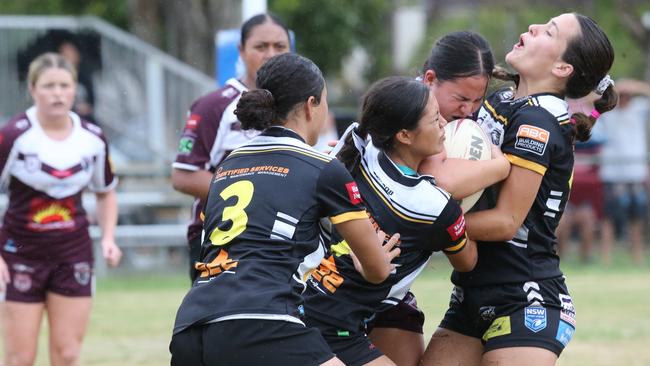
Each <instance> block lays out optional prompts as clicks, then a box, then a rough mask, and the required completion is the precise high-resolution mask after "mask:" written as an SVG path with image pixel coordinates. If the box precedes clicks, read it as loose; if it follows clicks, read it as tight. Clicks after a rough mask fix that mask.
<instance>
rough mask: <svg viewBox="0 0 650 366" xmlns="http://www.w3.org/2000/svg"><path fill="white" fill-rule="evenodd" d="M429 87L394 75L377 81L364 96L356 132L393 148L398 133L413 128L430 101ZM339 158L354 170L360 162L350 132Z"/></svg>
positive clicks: (388, 147) (382, 147) (385, 146)
mask: <svg viewBox="0 0 650 366" xmlns="http://www.w3.org/2000/svg"><path fill="white" fill-rule="evenodd" d="M429 93H430V89H429V87H427V86H426V85H425V84H424V83H421V82H419V81H417V80H415V79H413V78H407V77H401V76H391V77H387V78H384V79H381V80H379V81H377V82H375V83H374V84H373V85H372V86H371V87H370V89H368V91H367V92H366V94H365V95H364V97H363V106H362V110H361V117H360V118H359V129H358V131H357V134H358V135H359V136H361V137H362V138H364V139H365V138H366V137H367V136H368V135H370V136H371V137H372V143H373V144H374V145H375V146H376V147H378V148H380V149H382V150H384V151H390V150H392V149H393V143H394V140H395V134H396V133H397V132H399V131H400V130H403V129H405V130H413V129H415V128H417V125H418V122H419V121H420V118H422V115H423V114H424V111H425V109H426V106H427V103H428V102H429ZM338 158H339V160H340V161H341V162H343V164H345V166H346V167H347V169H348V170H349V171H350V172H352V171H354V170H355V169H356V168H357V166H358V164H359V158H360V157H359V152H358V150H357V149H356V148H355V147H354V143H353V141H352V134H350V135H348V136H347V137H346V140H345V145H344V147H343V148H342V149H341V151H340V152H339V154H338Z"/></svg>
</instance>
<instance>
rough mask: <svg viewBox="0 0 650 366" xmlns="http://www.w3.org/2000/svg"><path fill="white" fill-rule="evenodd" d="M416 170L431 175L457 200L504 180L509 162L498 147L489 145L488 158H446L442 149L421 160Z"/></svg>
mask: <svg viewBox="0 0 650 366" xmlns="http://www.w3.org/2000/svg"><path fill="white" fill-rule="evenodd" d="M418 171H419V172H420V174H428V175H432V176H434V177H435V178H436V184H437V185H438V186H440V187H442V188H443V189H444V190H446V191H447V192H449V193H450V194H451V196H452V197H454V198H455V199H457V200H460V199H463V198H465V197H468V196H470V195H472V194H474V193H476V192H478V191H480V190H482V189H485V188H486V187H489V186H491V185H493V184H495V183H497V182H500V181H502V180H503V179H505V178H506V177H507V176H508V173H509V172H510V163H509V162H508V159H506V158H505V157H504V156H503V153H501V150H499V148H498V147H497V146H495V145H492V159H490V160H480V161H478V160H465V159H455V158H447V155H446V153H445V152H444V151H443V152H442V153H440V154H436V155H432V156H430V157H428V158H426V159H424V161H422V164H420V167H419V168H418Z"/></svg>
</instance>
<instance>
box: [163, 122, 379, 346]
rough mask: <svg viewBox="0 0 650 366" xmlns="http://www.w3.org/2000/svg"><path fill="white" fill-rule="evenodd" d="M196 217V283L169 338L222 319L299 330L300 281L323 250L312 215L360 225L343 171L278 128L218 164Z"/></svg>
mask: <svg viewBox="0 0 650 366" xmlns="http://www.w3.org/2000/svg"><path fill="white" fill-rule="evenodd" d="M204 212H205V224H204V235H205V238H204V241H203V248H202V253H201V258H202V262H200V263H198V264H197V265H196V268H197V270H198V271H199V277H198V278H197V279H196V281H195V282H194V285H193V287H192V288H191V289H190V291H189V293H188V294H187V295H186V297H185V299H184V300H183V303H182V304H181V306H180V308H179V310H178V313H177V316H176V323H175V326H174V333H178V332H180V331H182V330H183V329H185V328H187V327H189V326H192V325H194V324H202V323H206V322H216V321H223V320H230V319H267V320H283V321H288V322H296V323H301V324H302V321H301V320H300V319H299V317H300V315H301V314H302V307H301V306H300V305H301V302H302V297H301V293H302V292H303V291H304V288H305V280H306V277H307V276H308V275H309V273H310V271H311V270H312V269H313V268H314V267H316V266H317V265H318V263H320V260H321V259H322V258H323V255H324V253H325V243H324V241H323V239H322V237H321V234H320V232H321V229H320V219H321V218H323V217H329V218H330V220H331V221H332V222H333V223H342V222H346V221H349V220H355V219H367V214H366V211H365V208H364V206H363V204H362V201H361V198H360V196H359V192H358V190H357V186H356V184H355V183H354V181H353V179H352V177H351V176H350V174H349V173H348V171H347V170H346V169H345V167H344V166H343V165H342V164H341V163H340V162H339V161H338V160H336V159H333V158H332V157H330V156H328V155H325V154H322V153H319V152H317V151H316V150H314V149H313V148H311V146H309V145H307V144H305V143H304V142H303V140H302V139H301V138H300V136H299V135H297V134H296V133H295V132H293V131H291V130H289V129H286V128H282V127H271V128H269V129H267V130H266V131H265V132H264V133H262V134H261V135H260V136H258V137H256V138H254V139H253V140H251V141H250V142H248V143H246V144H244V145H243V146H241V147H239V148H237V149H235V150H234V151H233V152H232V153H231V154H230V155H229V156H228V157H227V158H226V159H225V160H224V161H223V162H222V164H220V165H219V167H218V168H217V171H216V172H215V175H214V178H213V181H212V184H211V186H210V192H209V194H208V199H207V202H206V206H205V209H204Z"/></svg>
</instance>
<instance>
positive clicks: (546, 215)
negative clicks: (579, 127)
mask: <svg viewBox="0 0 650 366" xmlns="http://www.w3.org/2000/svg"><path fill="white" fill-rule="evenodd" d="M477 121H478V122H479V124H481V127H482V128H483V130H484V131H485V132H486V133H487V134H488V135H489V136H491V137H492V138H493V142H494V143H500V145H501V150H502V151H503V153H504V154H505V156H506V158H507V159H508V160H509V161H510V163H511V164H513V165H516V166H519V167H522V168H525V169H529V170H532V171H534V172H536V173H539V174H541V175H543V178H542V182H541V185H540V188H539V190H538V192H537V196H536V197H535V201H534V202H533V205H532V207H531V209H530V211H529V212H528V214H527V216H526V218H525V220H524V223H523V225H522V226H521V227H520V228H519V229H518V230H517V233H516V234H515V237H514V238H512V239H511V240H509V241H507V242H479V243H478V253H479V255H478V263H477V265H476V267H475V268H474V270H473V271H471V272H467V273H458V272H454V274H453V275H452V281H453V282H454V283H455V284H457V285H460V286H476V285H489V284H500V283H513V282H526V281H531V280H542V279H546V278H553V277H558V276H561V275H562V272H561V271H560V266H559V257H558V256H557V253H556V243H557V240H556V237H555V229H556V228H557V225H558V223H559V221H560V218H561V216H562V213H563V212H564V207H565V206H566V203H567V201H568V199H569V192H570V189H571V177H572V171H573V161H574V157H573V140H572V139H573V137H572V126H571V124H570V123H569V115H568V105H567V103H566V102H565V101H564V100H563V99H561V98H560V97H558V96H557V95H553V94H535V95H531V96H528V97H523V98H519V99H513V93H512V91H510V90H500V91H497V92H495V93H494V94H492V95H491V96H490V97H489V98H487V99H486V101H485V102H484V104H483V106H482V108H481V109H480V110H479V112H478V118H477ZM499 136H500V140H501V141H499V140H498V139H497V137H499ZM497 196H498V187H490V188H489V189H486V191H485V193H484V194H483V196H482V197H481V199H480V200H479V202H477V204H476V205H475V207H474V209H475V210H481V209H489V208H492V207H494V206H495V205H496V199H497Z"/></svg>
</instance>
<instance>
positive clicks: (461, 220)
mask: <svg viewBox="0 0 650 366" xmlns="http://www.w3.org/2000/svg"><path fill="white" fill-rule="evenodd" d="M447 232H448V233H449V236H450V237H451V240H458V239H459V238H460V237H461V236H463V235H464V234H465V216H463V214H462V213H461V214H460V216H458V219H456V222H454V223H453V224H451V225H450V226H449V227H448V228H447Z"/></svg>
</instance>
